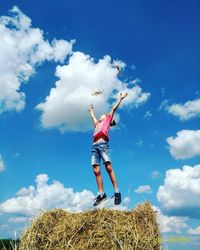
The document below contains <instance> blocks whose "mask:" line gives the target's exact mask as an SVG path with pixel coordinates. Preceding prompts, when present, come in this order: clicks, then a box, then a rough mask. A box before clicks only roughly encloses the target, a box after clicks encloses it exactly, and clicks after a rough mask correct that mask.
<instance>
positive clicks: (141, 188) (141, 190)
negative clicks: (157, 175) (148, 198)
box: [134, 185, 152, 194]
mask: <svg viewBox="0 0 200 250" xmlns="http://www.w3.org/2000/svg"><path fill="white" fill-rule="evenodd" d="M134 191H135V192H136V193H147V194H150V193H152V190H151V187H150V186H149V185H144V186H139V187H138V188H136V189H135V190H134Z"/></svg>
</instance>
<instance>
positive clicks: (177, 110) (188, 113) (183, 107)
mask: <svg viewBox="0 0 200 250" xmlns="http://www.w3.org/2000/svg"><path fill="white" fill-rule="evenodd" d="M165 109H166V110H167V111H168V112H169V113H170V114H172V115H175V116H177V117H178V118H179V119H180V120H181V121H186V120H189V119H191V118H193V117H198V116H200V99H196V100H193V101H187V102H186V103H184V104H172V105H171V106H168V105H167V106H165Z"/></svg>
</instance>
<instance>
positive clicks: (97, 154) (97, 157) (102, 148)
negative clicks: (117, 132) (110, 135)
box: [91, 142, 111, 166]
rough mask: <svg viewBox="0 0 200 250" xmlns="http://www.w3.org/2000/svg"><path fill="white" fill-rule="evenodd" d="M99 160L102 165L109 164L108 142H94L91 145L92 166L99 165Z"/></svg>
mask: <svg viewBox="0 0 200 250" xmlns="http://www.w3.org/2000/svg"><path fill="white" fill-rule="evenodd" d="M101 159H102V160H103V163H105V162H111V158H110V150H109V146H108V142H96V143H93V144H92V159H91V163H92V166H93V165H100V161H101Z"/></svg>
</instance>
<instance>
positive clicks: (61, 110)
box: [37, 52, 150, 131]
mask: <svg viewBox="0 0 200 250" xmlns="http://www.w3.org/2000/svg"><path fill="white" fill-rule="evenodd" d="M116 64H118V65H120V66H121V67H125V64H124V63H123V62H121V61H113V62H112V60H111V58H110V56H104V58H103V59H100V60H98V61H97V62H95V60H94V59H93V58H92V57H90V56H89V55H86V54H84V53H81V52H75V53H73V54H72V56H71V57H70V58H69V62H68V64H67V65H64V66H57V68H56V76H57V77H58V81H57V82H56V84H55V87H54V88H52V89H51V91H50V94H49V96H47V97H46V99H45V101H44V102H43V103H40V104H38V105H37V109H39V110H41V111H42V115H41V125H42V127H44V128H57V129H60V130H61V131H67V130H71V131H86V130H88V129H90V128H91V123H90V118H89V114H88V113H87V112H86V111H87V109H88V107H89V106H90V104H91V103H92V104H93V105H94V107H95V113H96V115H97V116H99V115H100V114H101V113H104V112H108V111H109V110H110V108H111V105H112V104H113V102H114V101H115V99H116V98H117V97H118V96H119V92H123V91H126V92H128V96H127V97H126V98H125V99H124V100H123V102H122V104H121V106H120V107H121V108H123V107H125V106H126V107H129V108H132V107H137V106H138V105H140V104H142V103H144V102H146V101H147V99H148V98H149V96H150V94H149V93H145V92H143V91H142V88H141V87H140V86H139V85H137V84H134V83H130V84H128V83H125V82H122V81H121V80H119V79H118V77H117V76H118V70H117V69H116V68H115V67H114V66H113V65H116ZM95 91H102V92H103V93H102V94H101V95H97V96H93V95H92V93H93V92H95Z"/></svg>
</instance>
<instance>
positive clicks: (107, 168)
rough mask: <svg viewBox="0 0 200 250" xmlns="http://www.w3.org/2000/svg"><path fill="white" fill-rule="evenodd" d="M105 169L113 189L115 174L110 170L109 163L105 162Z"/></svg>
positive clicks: (115, 181)
mask: <svg viewBox="0 0 200 250" xmlns="http://www.w3.org/2000/svg"><path fill="white" fill-rule="evenodd" d="M105 168H106V171H107V172H108V174H109V176H110V180H111V182H112V184H113V187H114V189H116V188H117V180H116V177H115V172H114V170H113V168H112V165H111V163H110V162H105Z"/></svg>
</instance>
